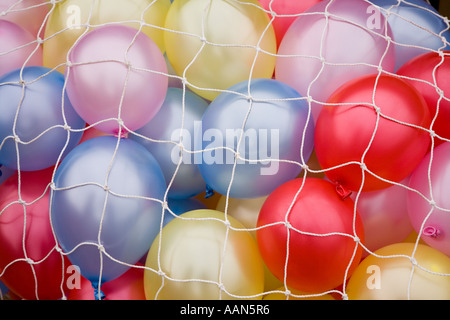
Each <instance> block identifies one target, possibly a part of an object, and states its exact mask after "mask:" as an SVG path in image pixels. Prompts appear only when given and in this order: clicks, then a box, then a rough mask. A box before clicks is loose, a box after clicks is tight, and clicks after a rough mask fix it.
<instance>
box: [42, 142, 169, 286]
mask: <svg viewBox="0 0 450 320" xmlns="http://www.w3.org/2000/svg"><path fill="white" fill-rule="evenodd" d="M54 184H55V188H54V191H53V197H52V201H51V221H52V224H53V226H54V230H55V234H56V237H57V239H58V242H59V243H60V246H61V248H62V249H63V251H64V252H65V253H67V254H68V258H69V259H70V261H71V262H72V263H73V264H74V265H77V266H79V267H80V273H81V275H82V276H83V277H85V278H86V279H88V280H89V281H91V282H92V283H93V285H95V288H98V286H97V285H101V283H104V282H107V281H111V280H114V279H115V278H117V277H119V276H120V275H122V274H123V273H124V272H126V271H127V270H128V268H129V266H127V265H125V264H121V263H120V262H124V263H127V264H135V263H136V262H137V261H139V259H140V258H141V257H142V256H143V255H144V254H145V253H146V252H147V251H148V249H149V248H150V245H151V243H152V241H153V239H154V238H155V237H156V235H157V234H158V232H159V229H160V225H161V216H162V205H161V202H162V200H163V197H164V192H165V189H166V184H165V181H164V176H163V174H162V171H161V168H160V167H159V165H158V163H157V162H156V160H155V159H154V157H153V156H152V155H151V154H150V153H149V152H148V151H147V150H146V149H145V148H144V147H143V146H141V145H140V144H139V143H137V142H135V141H132V140H129V139H120V141H119V140H118V138H115V137H112V136H103V137H97V138H92V139H89V140H87V141H85V142H83V143H82V144H80V145H79V146H77V147H76V148H75V149H73V150H72V151H71V152H70V154H69V155H67V157H66V158H65V159H64V160H63V162H62V163H61V165H60V166H59V167H58V170H57V171H56V174H55V178H54ZM113 259H115V260H113ZM116 260H118V261H119V262H116ZM99 280H101V281H100V282H101V283H99ZM99 294H100V292H99Z"/></svg>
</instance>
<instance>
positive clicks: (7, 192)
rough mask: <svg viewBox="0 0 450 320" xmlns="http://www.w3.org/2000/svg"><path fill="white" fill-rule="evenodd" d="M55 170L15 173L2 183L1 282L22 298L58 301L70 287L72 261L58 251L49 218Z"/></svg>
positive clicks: (0, 187)
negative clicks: (67, 271)
mask: <svg viewBox="0 0 450 320" xmlns="http://www.w3.org/2000/svg"><path fill="white" fill-rule="evenodd" d="M52 173H53V168H48V169H46V170H40V171H31V172H21V173H20V176H19V175H18V173H15V174H13V175H12V176H11V177H9V178H8V179H7V180H6V181H5V182H4V183H3V184H2V185H1V186H0V212H1V215H0V241H1V243H2V245H1V246H0V274H2V276H1V281H2V282H3V283H4V284H5V285H6V286H7V287H8V288H9V289H10V290H11V291H12V292H14V293H15V294H16V295H18V296H20V297H21V298H22V299H27V300H35V299H40V300H55V299H60V298H62V297H63V294H64V291H65V290H67V287H66V286H65V283H66V282H65V279H66V276H67V274H66V273H65V268H66V267H67V266H68V265H69V263H68V261H67V259H66V258H65V257H64V256H63V255H61V254H60V253H59V252H57V251H56V250H55V249H56V247H57V243H56V240H55V237H54V235H53V232H52V228H51V224H50V220H49V218H48V210H49V193H50V192H49V188H48V185H49V183H50V181H51V177H52ZM19 179H20V184H19ZM27 259H30V260H27ZM63 290H64V291H63Z"/></svg>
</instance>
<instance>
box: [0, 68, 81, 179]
mask: <svg viewBox="0 0 450 320" xmlns="http://www.w3.org/2000/svg"><path fill="white" fill-rule="evenodd" d="M21 75H22V79H23V80H24V81H25V84H24V86H22V84H21ZM63 86H64V75H63V74H61V73H60V72H58V71H56V70H52V69H49V68H45V67H34V66H33V67H25V68H24V69H23V72H22V73H21V70H20V69H17V70H14V71H12V72H10V73H7V74H5V75H3V76H2V77H1V78H0V145H1V143H2V142H4V143H3V145H2V146H1V147H0V163H2V164H3V165H4V166H6V167H9V168H11V169H18V166H17V150H16V141H15V140H17V142H18V152H19V163H20V169H21V170H24V171H36V170H42V169H45V168H48V167H51V166H52V165H55V164H56V162H57V161H58V158H59V157H60V154H62V157H64V156H65V155H66V154H67V153H68V152H69V151H70V150H71V149H73V148H74V147H75V146H76V145H77V144H78V143H79V141H80V139H81V136H82V131H81V129H83V128H84V127H85V125H86V123H85V122H84V120H82V119H81V117H80V116H79V115H78V114H77V113H76V112H75V111H74V109H73V108H72V105H71V103H70V101H69V99H68V98H67V96H66V95H65V94H63ZM63 101H64V105H63V103H62V102H63ZM16 115H17V120H16V124H15V131H14V130H13V126H14V123H15V118H16ZM64 119H65V120H66V122H65V121H64ZM65 125H67V126H65ZM70 129H73V130H79V131H77V132H74V131H72V130H70ZM14 133H15V135H14ZM66 143H67V145H66ZM63 151H64V153H63Z"/></svg>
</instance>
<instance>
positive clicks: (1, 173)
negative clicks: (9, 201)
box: [0, 164, 16, 185]
mask: <svg viewBox="0 0 450 320" xmlns="http://www.w3.org/2000/svg"><path fill="white" fill-rule="evenodd" d="M14 172H16V170H13V169H10V168H8V167H5V166H4V165H2V164H0V185H1V184H2V183H3V182H5V181H6V179H8V178H9V177H10V176H12V175H13V174H14Z"/></svg>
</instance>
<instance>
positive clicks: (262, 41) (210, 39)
mask: <svg viewBox="0 0 450 320" xmlns="http://www.w3.org/2000/svg"><path fill="white" fill-rule="evenodd" d="M269 23H270V19H269V17H268V16H267V14H266V13H265V12H264V10H263V9H262V8H261V6H260V4H259V2H258V1H257V0H244V1H239V2H236V1H232V0H214V1H210V0H174V1H173V3H172V6H171V7H170V9H169V12H168V13H167V19H166V24H165V27H166V28H167V29H169V30H167V31H165V35H164V37H165V38H164V39H165V46H166V53H167V57H168V58H169V61H170V63H171V64H172V66H173V68H174V70H175V71H176V73H177V74H178V75H179V76H185V77H186V80H187V82H188V84H189V85H190V88H191V89H192V90H193V91H194V92H196V93H197V94H199V95H200V96H202V97H204V98H206V99H208V100H213V99H214V98H215V97H217V95H218V94H219V93H220V92H221V91H220V90H226V89H228V88H229V87H231V86H232V85H234V84H236V83H238V82H241V81H244V80H248V79H250V78H254V79H256V78H272V75H273V71H274V67H275V57H274V54H275V53H276V39H275V32H274V30H273V27H272V26H271V25H270V26H269ZM180 48H183V49H182V50H180ZM257 48H260V50H258V49H257Z"/></svg>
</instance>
